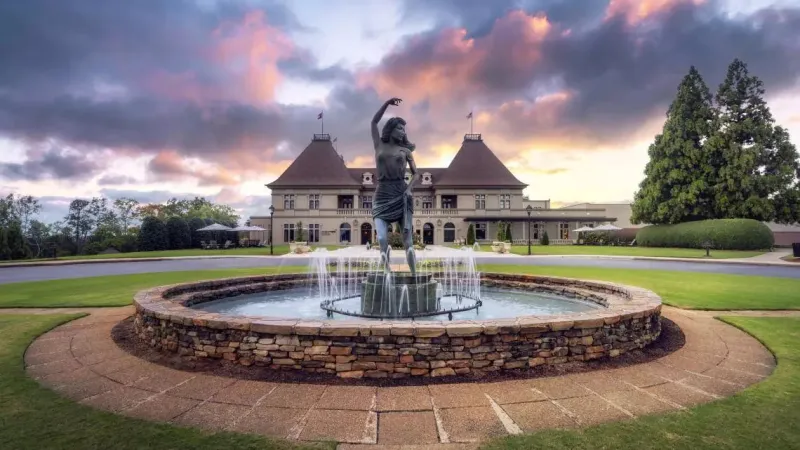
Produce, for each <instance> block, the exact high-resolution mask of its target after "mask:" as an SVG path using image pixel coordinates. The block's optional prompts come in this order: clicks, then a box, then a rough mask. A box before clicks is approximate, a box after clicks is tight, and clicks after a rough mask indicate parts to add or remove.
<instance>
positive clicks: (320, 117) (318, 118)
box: [317, 111, 322, 120]
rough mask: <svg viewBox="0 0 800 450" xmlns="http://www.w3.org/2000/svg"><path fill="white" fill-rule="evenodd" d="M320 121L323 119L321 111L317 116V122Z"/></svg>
mask: <svg viewBox="0 0 800 450" xmlns="http://www.w3.org/2000/svg"><path fill="white" fill-rule="evenodd" d="M320 119H322V111H320V112H319V114H317V120H320Z"/></svg>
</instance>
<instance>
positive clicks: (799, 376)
mask: <svg viewBox="0 0 800 450" xmlns="http://www.w3.org/2000/svg"><path fill="white" fill-rule="evenodd" d="M725 321H727V322H729V323H731V324H733V325H736V326H738V327H740V328H742V329H744V330H745V331H747V332H749V333H751V334H753V335H754V336H755V337H756V338H758V339H759V340H761V341H762V342H763V343H764V344H765V345H766V346H767V347H769V349H770V350H772V352H773V353H774V354H775V356H776V357H777V359H778V367H777V369H776V370H775V372H774V373H773V374H772V376H770V377H769V378H768V379H767V380H766V381H764V382H762V383H759V384H757V385H755V386H751V387H750V388H748V389H745V390H744V391H743V392H741V393H739V394H736V395H734V396H732V397H729V398H727V399H724V400H720V401H716V402H712V403H707V404H705V405H702V406H699V407H696V408H692V409H690V410H687V411H683V412H676V413H670V414H664V415H656V416H648V417H643V418H639V419H636V420H630V421H624V422H616V423H610V424H606V425H601V426H595V427H590V428H584V429H581V430H578V431H560V430H550V431H543V432H539V433H534V434H526V435H522V436H514V437H507V438H503V439H498V440H495V441H493V442H490V443H488V444H487V445H485V446H484V448H485V449H487V450H512V449H520V450H521V449H526V450H528V449H578V448H580V449H615V450H616V449H620V450H622V449H635V450H643V449H673V450H674V449H687V450H702V449H742V450H750V449H757V448H762V449H797V448H800V428H799V427H798V426H797V424H800V351H798V349H797V343H798V342H800V319H797V318H745V317H735V318H725Z"/></svg>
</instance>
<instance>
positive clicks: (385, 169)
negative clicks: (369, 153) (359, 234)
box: [372, 98, 417, 273]
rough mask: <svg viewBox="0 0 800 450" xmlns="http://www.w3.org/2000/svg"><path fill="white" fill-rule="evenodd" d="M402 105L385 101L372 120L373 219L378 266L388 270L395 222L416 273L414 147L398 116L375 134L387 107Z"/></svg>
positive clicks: (395, 101) (397, 100)
mask: <svg viewBox="0 0 800 450" xmlns="http://www.w3.org/2000/svg"><path fill="white" fill-rule="evenodd" d="M400 102H402V100H401V99H399V98H392V99H390V100H387V101H386V102H385V103H384V104H383V106H381V108H380V109H379V110H378V112H377V113H375V117H373V118H372V144H373V146H374V147H375V166H376V167H377V172H378V186H377V188H376V189H375V201H374V206H373V208H372V218H373V219H374V220H375V229H376V232H377V234H378V243H379V245H380V252H381V263H382V265H383V266H384V270H385V271H390V267H389V253H390V251H391V249H390V248H389V232H390V227H391V225H392V224H394V223H398V224H400V228H401V229H402V233H403V248H404V249H405V252H406V260H407V261H408V268H409V269H410V270H411V272H412V273H416V259H415V256H414V244H413V241H414V239H413V235H414V227H413V217H412V216H413V214H414V201H413V198H412V194H411V188H412V186H413V185H414V181H415V180H416V178H417V166H416V164H415V163H414V156H413V155H412V152H413V151H414V149H415V148H416V146H415V145H414V144H413V143H411V142H410V141H409V140H408V136H407V135H406V121H405V120H403V119H402V118H400V117H392V118H391V119H389V120H387V121H386V124H385V125H384V126H383V131H382V132H381V133H378V122H380V120H381V118H382V117H383V114H384V113H385V112H386V108H388V107H389V105H393V106H397V105H399V104H400ZM406 167H408V168H409V169H410V171H411V181H409V182H408V183H407V184H406V181H405V175H406Z"/></svg>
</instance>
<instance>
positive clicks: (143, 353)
mask: <svg viewBox="0 0 800 450" xmlns="http://www.w3.org/2000/svg"><path fill="white" fill-rule="evenodd" d="M111 337H112V339H113V340H114V342H116V343H117V345H119V346H120V348H122V349H123V350H125V351H126V352H128V353H130V354H132V355H134V356H136V357H139V358H142V359H144V360H146V361H149V362H151V363H154V364H159V365H161V366H165V367H170V368H173V369H178V370H184V371H188V372H197V373H204V374H208V375H216V376H221V377H229V378H238V379H242V380H260V381H273V382H285V383H315V384H331V385H353V386H357V385H361V386H420V385H428V384H452V383H487V382H495V381H507V380H519V379H526V378H540V377H552V376H558V375H565V374H569V373H581V372H591V371H594V370H606V369H616V368H621V367H627V366H632V365H635V364H641V363H646V362H650V361H653V360H656V359H658V358H662V357H664V356H666V355H668V354H670V353H672V352H674V351H676V350H679V349H680V348H681V347H683V345H684V344H685V343H686V337H685V336H684V334H683V331H681V329H680V327H678V325H676V324H675V323H674V322H672V321H671V320H669V319H666V318H664V317H662V318H661V335H660V336H659V338H658V340H656V341H655V342H653V343H652V344H650V345H649V346H647V347H645V348H644V349H640V350H633V351H630V352H628V353H625V354H623V355H620V356H618V357H616V358H603V359H600V360H593V361H585V362H584V361H574V362H569V363H565V364H559V365H556V366H547V365H542V366H537V367H534V368H529V369H513V370H505V371H498V372H489V373H487V374H485V375H481V376H477V375H469V374H468V375H461V376H451V377H437V378H431V377H406V378H398V379H389V378H377V379H371V378H363V379H345V378H339V377H337V376H336V375H332V374H320V373H309V372H303V371H299V370H274V369H270V368H269V367H263V366H255V365H253V366H249V367H245V366H241V365H238V364H234V363H230V362H228V361H225V360H220V359H202V360H197V361H187V360H184V359H181V358H180V357H179V356H177V354H176V353H166V352H164V353H162V352H161V351H159V350H156V349H154V348H152V347H150V346H149V345H147V344H146V343H145V342H143V341H142V340H140V339H139V338H138V337H136V334H135V333H134V331H133V318H132V317H131V318H128V319H125V320H123V321H122V322H120V323H118V324H117V325H116V326H115V327H114V328H113V329H112V331H111Z"/></svg>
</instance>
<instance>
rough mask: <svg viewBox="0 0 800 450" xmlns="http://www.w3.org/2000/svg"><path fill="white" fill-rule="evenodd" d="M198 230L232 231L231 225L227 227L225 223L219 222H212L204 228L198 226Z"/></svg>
mask: <svg viewBox="0 0 800 450" xmlns="http://www.w3.org/2000/svg"><path fill="white" fill-rule="evenodd" d="M197 231H232V230H231V228H230V227H226V226H225V225H220V224H218V223H212V224H211V225H209V226H207V227H203V228H198V229H197Z"/></svg>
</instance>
